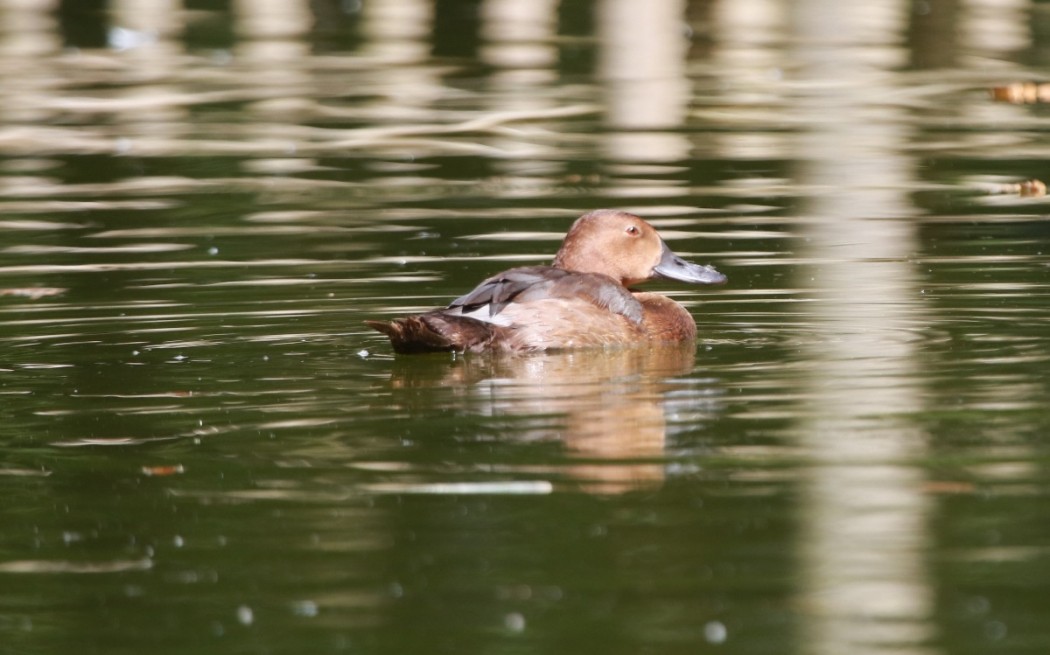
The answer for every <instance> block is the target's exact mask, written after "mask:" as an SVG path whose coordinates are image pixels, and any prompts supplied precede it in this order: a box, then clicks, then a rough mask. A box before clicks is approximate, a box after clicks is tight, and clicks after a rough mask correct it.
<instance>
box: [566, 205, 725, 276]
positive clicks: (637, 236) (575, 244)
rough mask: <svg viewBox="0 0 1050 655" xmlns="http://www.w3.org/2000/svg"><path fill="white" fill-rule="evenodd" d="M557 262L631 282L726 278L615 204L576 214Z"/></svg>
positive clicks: (567, 268)
mask: <svg viewBox="0 0 1050 655" xmlns="http://www.w3.org/2000/svg"><path fill="white" fill-rule="evenodd" d="M553 265H554V266H555V267H556V268H561V269H564V270H567V271H577V272H580V273H601V274H603V275H608V276H609V277H611V278H613V279H615V280H619V282H620V284H622V285H624V286H630V285H632V284H638V283H640V282H645V281H647V280H654V279H657V278H667V279H671V280H679V281H681V282H689V283H692V284H721V283H722V282H725V281H726V276H724V275H722V274H721V273H719V272H718V271H716V270H715V269H713V268H711V267H710V266H701V265H699V264H693V263H691V262H687V261H685V260H684V259H682V258H681V257H679V256H678V255H676V254H674V253H673V252H672V251H671V249H670V248H668V247H667V244H666V243H664V240H663V239H661V238H660V235H659V234H657V233H656V228H654V227H653V226H652V225H649V224H648V223H646V222H645V221H644V220H642V219H641V218H639V217H637V216H635V215H634V214H628V213H627V212H622V211H616V210H613V209H597V210H595V211H592V212H589V213H587V214H584V215H583V216H581V217H580V218H578V219H576V222H575V223H573V224H572V227H571V228H569V233H568V234H567V235H565V241H563V242H562V244H561V248H560V249H559V250H558V254H557V255H556V256H555V257H554V264H553Z"/></svg>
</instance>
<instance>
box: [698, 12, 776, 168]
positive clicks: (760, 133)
mask: <svg viewBox="0 0 1050 655" xmlns="http://www.w3.org/2000/svg"><path fill="white" fill-rule="evenodd" d="M784 11H785V7H784V3H782V2H778V1H777V0H734V1H733V2H718V3H716V4H715V6H714V9H713V11H712V20H713V22H714V26H715V27H714V29H713V34H714V35H715V45H714V47H713V48H712V52H711V71H712V73H713V74H714V75H716V76H718V78H719V80H720V82H721V85H720V86H722V87H723V88H722V90H721V91H720V93H719V99H720V101H721V102H724V103H727V104H729V105H731V106H736V107H740V108H744V109H745V112H741V113H745V114H746V113H747V112H746V110H747V108H748V107H749V106H751V105H755V106H757V107H759V108H761V109H760V110H759V111H766V110H765V107H767V106H768V105H769V104H770V102H771V100H772V94H771V89H775V88H776V86H777V85H778V84H779V82H780V80H781V77H782V75H783V70H782V68H781V67H782V66H784V64H785V62H784V56H783V55H784V53H783V51H782V50H780V49H779V48H777V47H773V46H774V44H776V43H777V42H778V41H779V40H780V39H781V38H782V36H783V34H784V31H785V29H786V28H785V27H784ZM700 100H701V103H702V102H703V100H704V99H700ZM701 106H702V104H701ZM722 120H727V119H722ZM741 120H744V119H743V118H739V117H733V118H730V119H728V121H729V122H731V123H732V124H734V125H740V122H739V121H741ZM694 152H697V153H703V154H704V155H706V156H710V157H724V158H726V159H778V158H784V157H788V156H789V155H788V154H787V153H785V148H784V139H783V136H782V135H780V134H776V133H775V132H774V131H771V130H749V129H746V128H745V129H737V130H726V131H725V132H724V133H718V132H715V133H704V134H703V136H702V138H700V139H698V140H697V143H695V144H694Z"/></svg>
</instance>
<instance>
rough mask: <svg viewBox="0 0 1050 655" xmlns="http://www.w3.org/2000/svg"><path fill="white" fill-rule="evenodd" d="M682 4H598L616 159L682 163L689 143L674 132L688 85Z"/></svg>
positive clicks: (657, 0)
mask: <svg viewBox="0 0 1050 655" xmlns="http://www.w3.org/2000/svg"><path fill="white" fill-rule="evenodd" d="M684 12H685V3H684V1H683V0H650V1H649V2H637V0H602V1H601V2H600V3H599V4H598V36H599V40H600V58H599V73H600V76H601V79H602V83H603V85H604V90H605V94H606V117H607V121H608V123H609V126H610V127H612V128H613V129H615V130H617V131H616V132H613V133H611V134H609V135H608V136H607V137H606V141H605V145H606V147H607V148H608V150H609V153H608V154H609V155H610V156H611V157H612V159H614V160H618V161H626V162H631V161H653V162H661V161H681V160H683V159H686V158H688V156H689V142H688V140H687V139H685V138H684V137H683V136H682V135H681V134H676V133H674V132H673V131H672V130H674V129H676V128H678V127H680V126H681V125H682V123H683V121H684V120H685V114H686V108H687V106H688V102H689V85H688V81H687V78H686V74H685V57H686V53H687V50H688V48H687V45H688V42H687V41H686V34H685V25H686V23H685V20H684Z"/></svg>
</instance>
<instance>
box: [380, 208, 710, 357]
mask: <svg viewBox="0 0 1050 655" xmlns="http://www.w3.org/2000/svg"><path fill="white" fill-rule="evenodd" d="M655 278H669V279H676V280H681V281H684V282H691V283H694V284H719V283H722V282H725V280H726V278H725V276H724V275H722V274H721V273H719V272H718V271H716V270H715V269H713V268H711V267H710V266H700V265H697V264H691V263H689V262H686V261H684V260H682V259H681V258H679V257H678V256H677V255H675V254H674V253H673V252H671V250H670V249H669V248H668V247H667V245H666V244H665V243H664V242H663V240H662V239H660V237H659V235H658V234H657V233H656V230H655V229H654V228H653V227H652V226H651V225H649V224H648V223H646V222H645V221H644V220H642V219H641V218H639V217H637V216H634V215H633V214H628V213H626V212H620V211H612V210H597V211H593V212H590V213H588V214H584V215H583V216H581V217H580V218H579V219H578V220H577V221H576V222H575V223H574V224H573V226H572V228H571V229H570V230H569V233H568V235H566V237H565V241H564V242H563V243H562V246H561V248H560V249H559V250H558V254H557V255H556V256H555V258H554V262H553V263H552V265H550V266H522V267H519V268H512V269H510V270H507V271H504V272H503V273H500V274H498V275H494V276H493V277H490V278H489V279H487V280H485V281H484V282H482V283H481V284H480V285H478V286H477V288H475V289H474V290H473V291H471V292H470V293H468V294H466V295H465V296H462V297H460V298H457V299H456V300H454V301H452V303H451V304H450V305H449V306H448V307H446V308H444V309H437V310H434V311H431V312H427V313H426V314H419V315H416V316H408V317H405V318H399V319H395V320H394V321H391V322H382V321H366V323H367V324H368V325H369V326H370V327H372V328H373V329H375V330H378V331H379V332H382V333H383V334H386V335H387V336H388V337H390V342H391V343H392V344H393V346H394V350H395V351H397V352H399V353H413V352H428V351H455V352H464V351H473V352H476V351H484V350H502V351H510V352H527V351H540V350H553V349H566V348H588V347H592V348H593V347H602V346H623V345H630V344H635V343H643V342H681V341H688V340H692V339H694V338H695V337H696V323H695V322H694V321H693V317H692V316H691V315H690V314H689V312H688V311H686V309H685V308H684V307H682V306H681V305H679V304H678V303H676V302H675V301H673V300H671V299H670V298H668V297H666V296H662V295H659V294H655V293H642V292H638V291H632V290H631V289H629V288H628V287H629V286H630V285H633V284H637V283H640V282H645V281H647V280H651V279H655Z"/></svg>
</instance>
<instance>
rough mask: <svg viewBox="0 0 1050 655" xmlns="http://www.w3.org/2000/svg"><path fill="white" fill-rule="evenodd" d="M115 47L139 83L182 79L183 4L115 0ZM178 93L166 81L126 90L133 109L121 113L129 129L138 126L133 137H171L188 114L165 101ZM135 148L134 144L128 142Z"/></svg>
mask: <svg viewBox="0 0 1050 655" xmlns="http://www.w3.org/2000/svg"><path fill="white" fill-rule="evenodd" d="M110 13H111V16H112V20H113V30H119V34H120V36H117V32H111V35H110V41H111V45H112V46H113V47H115V48H117V49H118V50H122V51H124V53H123V57H122V60H123V62H124V63H125V64H126V65H127V66H128V68H129V76H130V77H133V78H134V79H138V80H170V79H172V78H174V77H177V75H176V72H177V71H178V70H179V67H180V66H181V64H182V62H181V61H180V60H179V56H180V55H181V54H182V50H181V45H180V43H179V42H178V41H177V40H176V39H177V38H178V37H179V36H180V35H181V32H182V29H183V23H182V7H181V3H179V2H175V1H174V0H113V2H112V4H111V5H110ZM174 93H175V91H174V89H172V88H171V86H170V85H168V84H164V83H157V84H150V83H142V84H134V85H131V86H129V87H128V89H127V90H126V91H124V93H123V95H124V97H125V99H127V100H129V101H130V107H129V109H127V110H126V111H123V112H121V116H120V118H121V121H122V122H123V123H124V125H126V126H128V127H130V128H133V131H131V132H130V134H129V136H145V137H149V136H153V137H157V136H171V135H172V133H173V132H176V131H177V130H178V127H177V126H178V125H179V124H182V123H183V122H184V121H183V117H184V115H185V113H186V112H185V110H184V109H183V108H182V107H181V106H180V105H178V104H176V103H171V102H164V101H162V100H161V99H166V98H170V97H171V96H172V95H174ZM127 145H128V147H130V148H131V149H132V150H133V149H134V143H133V142H131V143H129V144H127Z"/></svg>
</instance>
